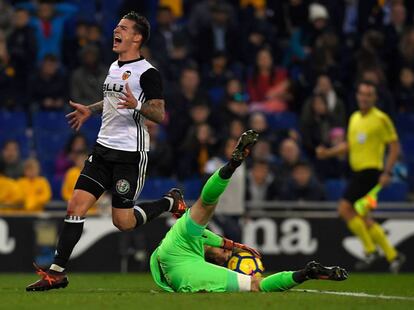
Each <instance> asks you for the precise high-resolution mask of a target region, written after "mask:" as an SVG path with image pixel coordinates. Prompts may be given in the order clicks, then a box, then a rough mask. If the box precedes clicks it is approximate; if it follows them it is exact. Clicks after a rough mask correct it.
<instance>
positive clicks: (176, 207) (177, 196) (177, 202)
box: [165, 188, 187, 219]
mask: <svg viewBox="0 0 414 310" xmlns="http://www.w3.org/2000/svg"><path fill="white" fill-rule="evenodd" d="M165 197H170V198H172V199H174V202H173V206H172V208H171V211H170V212H171V213H172V215H173V217H175V218H177V219H178V218H180V217H181V216H182V215H183V214H184V213H185V211H186V210H187V204H186V203H185V201H184V195H183V193H182V191H181V190H180V189H178V188H172V189H170V190H169V192H168V193H167V194H166V195H165Z"/></svg>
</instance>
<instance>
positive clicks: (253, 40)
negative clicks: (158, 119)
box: [0, 0, 414, 210]
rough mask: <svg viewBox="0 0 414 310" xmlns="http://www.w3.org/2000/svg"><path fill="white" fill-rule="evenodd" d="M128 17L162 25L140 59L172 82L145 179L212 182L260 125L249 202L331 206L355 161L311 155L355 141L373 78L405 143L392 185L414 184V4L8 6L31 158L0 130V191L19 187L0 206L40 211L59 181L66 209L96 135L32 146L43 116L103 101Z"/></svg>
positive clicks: (7, 72) (2, 55) (2, 42)
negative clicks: (362, 90)
mask: <svg viewBox="0 0 414 310" xmlns="http://www.w3.org/2000/svg"><path fill="white" fill-rule="evenodd" d="M131 9H133V10H136V11H138V12H139V13H141V14H143V15H145V16H147V17H148V18H149V20H150V22H151V24H152V32H151V38H150V40H149V43H148V45H146V46H145V47H143V51H142V52H143V54H144V56H145V57H146V58H147V59H148V60H149V61H150V62H151V63H153V65H154V66H155V67H157V68H158V69H159V70H160V72H161V74H162V77H163V79H164V81H163V82H164V95H165V99H166V109H167V112H168V117H167V120H166V121H165V122H164V124H162V125H161V126H159V125H156V124H155V123H150V122H148V129H149V134H150V136H151V150H150V152H149V165H148V173H147V177H148V178H149V179H151V178H169V179H174V180H178V181H179V182H184V181H186V180H193V179H203V178H205V176H206V175H208V173H209V171H211V170H213V169H214V168H213V169H211V167H212V165H213V166H214V165H215V163H217V162H220V161H221V160H223V158H225V157H226V156H228V155H226V154H227V153H228V152H226V149H227V148H229V149H231V145H234V139H236V138H237V137H238V136H240V134H241V133H242V132H243V131H244V130H245V129H246V128H252V129H254V130H256V131H257V132H259V133H260V141H259V143H257V145H256V146H255V148H254V150H253V152H252V157H251V160H250V161H249V162H248V163H247V167H246V173H245V176H244V178H245V187H244V188H245V193H242V194H243V195H244V196H245V198H246V199H247V200H251V201H255V202H260V201H266V200H275V199H280V200H309V201H320V200H326V199H328V198H329V196H330V189H329V187H328V186H326V185H327V184H329V182H331V181H332V180H342V179H344V178H346V177H347V175H348V171H349V169H348V168H347V158H346V157H337V158H333V159H330V160H324V161H320V160H318V159H317V158H316V156H315V149H316V148H317V147H318V146H320V145H324V146H332V145H336V144H338V143H340V142H342V141H344V140H345V139H346V125H347V120H348V117H349V115H350V114H351V113H352V112H353V111H354V110H355V109H356V108H357V103H356V98H355V85H356V82H357V81H359V80H368V81H371V82H372V83H374V84H375V85H376V86H377V92H378V102H377V106H378V107H379V108H380V109H382V110H383V111H385V112H386V113H388V114H389V115H390V117H391V118H392V119H393V120H394V121H395V122H396V125H397V128H398V130H399V134H400V138H401V139H402V142H403V151H405V154H404V152H403V154H404V155H405V157H404V156H403V157H401V160H400V161H399V162H398V164H397V165H396V166H395V169H394V170H395V171H394V172H395V173H394V183H397V184H403V186H404V188H406V187H407V184H408V183H410V182H409V180H410V177H411V174H407V169H408V171H410V169H409V168H410V167H414V165H413V162H412V161H413V159H410V158H409V157H410V156H408V154H407V150H408V151H409V150H414V136H413V133H412V129H413V128H414V122H413V120H414V117H412V115H413V114H410V113H414V26H413V18H414V14H413V12H414V2H413V1H403V0H364V1H361V0H360V1H358V0H349V1H341V0H329V1H328V0H324V1H323V0H321V1H307V0H286V1H283V0H272V1H271V0H268V1H266V0H229V1H219V0H202V1H195V0H174V1H173V0H159V1H157V0H152V1H129V0H125V1H121V0H118V1H100V2H97V1H76V0H73V1H65V2H61V1H55V2H53V1H36V2H35V1H33V2H23V1H7V0H6V1H4V0H1V1H0V109H1V111H2V112H1V113H21V112H23V113H24V115H25V117H26V118H27V128H25V131H24V135H26V136H27V139H28V141H29V143H28V150H27V151H23V152H21V150H20V151H19V148H22V145H21V144H20V141H19V140H18V139H17V140H15V137H14V136H13V132H14V131H15V128H9V129H8V130H3V131H1V132H0V133H1V139H0V140H1V141H0V142H2V152H1V157H2V158H1V159H2V161H1V171H0V184H3V183H4V184H6V183H7V182H8V184H9V183H10V182H12V181H11V179H18V182H17V183H16V184H15V186H16V197H12V199H11V198H10V197H9V198H10V199H11V200H13V199H14V200H13V201H7V200H3V201H2V200H1V199H7V198H4V197H1V195H0V203H6V204H7V203H14V201H19V199H20V200H21V199H23V200H24V201H25V202H24V206H25V209H27V210H41V209H42V208H43V206H44V205H45V203H47V202H48V201H49V200H50V199H51V197H52V192H51V186H50V185H49V183H52V187H56V186H57V185H56V184H58V187H59V188H58V190H57V191H56V190H54V191H53V196H54V198H55V199H64V200H68V199H69V197H70V194H71V189H72V188H73V186H74V182H75V180H76V178H77V175H78V174H79V171H80V169H81V168H82V165H83V161H84V159H85V158H86V156H87V154H88V150H89V149H90V147H91V145H92V143H93V139H88V135H90V134H89V133H88V132H87V129H86V131H81V133H77V134H75V133H73V132H72V136H71V137H69V138H68V140H67V142H66V146H65V147H63V148H60V149H59V150H57V151H56V153H53V154H46V155H44V154H41V148H40V147H39V145H44V144H52V143H54V142H53V140H52V139H49V138H48V136H47V135H46V136H43V138H42V139H38V138H33V137H36V128H37V127H36V122H35V121H34V119H35V118H36V117H35V116H36V115H38V114H39V113H49V112H50V113H52V114H53V113H62V114H63V113H67V112H68V111H70V108H69V105H68V101H69V99H71V100H73V101H75V102H80V103H83V104H90V103H93V102H96V101H99V100H101V99H102V84H103V81H104V79H105V77H106V74H107V69H108V66H109V64H110V63H111V62H113V61H114V59H115V56H114V54H112V52H111V46H112V29H113V28H114V26H115V25H116V23H117V22H118V20H119V17H120V16H122V15H123V14H124V13H125V12H127V11H129V10H131ZM41 125H42V126H45V125H46V124H44V123H43V124H41ZM63 126H67V125H66V124H65V123H64V124H63ZM17 129H18V128H16V130H17ZM30 129H33V130H32V131H31V130H30ZM56 129H58V128H56ZM65 130H66V129H65ZM67 130H69V126H68V128H67ZM51 131H54V129H53V128H52V129H51ZM94 134H96V131H95V132H94ZM63 137H65V138H66V136H65V135H62V136H61V137H60V138H58V140H59V143H60V144H59V145H61V144H62V139H64V138H63ZM43 140H44V141H43ZM38 150H40V152H39V151H38ZM36 151H37V152H36ZM19 152H20V153H21V154H19ZM51 155H53V158H52V159H50V156H51ZM45 157H47V159H45ZM26 158H29V159H27V160H24V159H26ZM36 158H37V159H36ZM42 170H43V175H44V176H46V177H47V179H46V178H44V177H41V175H42ZM48 180H49V182H48ZM411 183H412V182H411ZM30 184H32V185H30ZM34 184H36V185H34ZM334 184H336V183H334ZM2 186H3V185H0V187H2ZM10 186H11V185H10ZM56 193H57V194H56ZM159 194H162V193H159ZM405 194H406V193H405ZM403 196H404V197H403V198H400V199H406V195H403ZM19 197H20V198H19ZM22 197H23V198H22Z"/></svg>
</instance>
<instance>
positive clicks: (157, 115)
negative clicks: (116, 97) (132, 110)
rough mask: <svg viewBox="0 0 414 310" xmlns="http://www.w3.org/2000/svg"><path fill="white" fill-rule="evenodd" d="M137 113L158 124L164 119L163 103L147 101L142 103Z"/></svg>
mask: <svg viewBox="0 0 414 310" xmlns="http://www.w3.org/2000/svg"><path fill="white" fill-rule="evenodd" d="M139 113H141V114H142V115H143V116H145V117H146V118H148V119H149V120H151V121H153V122H156V123H158V124H159V123H161V122H162V121H163V120H164V118H165V102H164V100H163V99H151V100H147V101H145V102H144V103H142V106H141V109H140V111H139Z"/></svg>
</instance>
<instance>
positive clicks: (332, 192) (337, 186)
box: [325, 179, 346, 201]
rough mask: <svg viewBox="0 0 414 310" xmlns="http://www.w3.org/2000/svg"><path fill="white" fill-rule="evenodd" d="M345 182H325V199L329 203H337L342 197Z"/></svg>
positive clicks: (331, 180) (336, 180) (332, 180)
mask: <svg viewBox="0 0 414 310" xmlns="http://www.w3.org/2000/svg"><path fill="white" fill-rule="evenodd" d="M345 185H346V182H345V181H344V180H341V179H330V180H327V181H325V191H326V197H327V200H329V201H337V200H338V199H340V198H341V197H342V194H343V192H344V190H345Z"/></svg>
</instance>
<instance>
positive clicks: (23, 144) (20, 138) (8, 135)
mask: <svg viewBox="0 0 414 310" xmlns="http://www.w3.org/2000/svg"><path fill="white" fill-rule="evenodd" d="M7 140H16V141H17V143H18V144H19V146H20V157H21V158H27V157H29V154H30V139H29V137H28V136H27V134H26V132H20V131H10V130H9V131H6V132H0V148H1V147H3V144H4V142H6V141H7Z"/></svg>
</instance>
